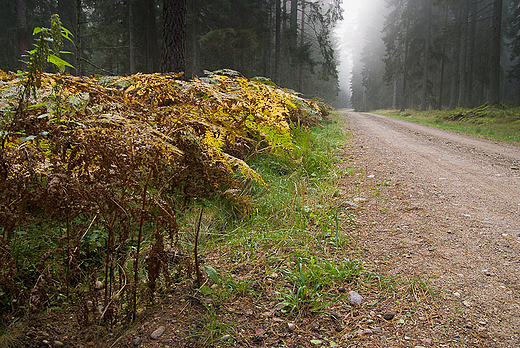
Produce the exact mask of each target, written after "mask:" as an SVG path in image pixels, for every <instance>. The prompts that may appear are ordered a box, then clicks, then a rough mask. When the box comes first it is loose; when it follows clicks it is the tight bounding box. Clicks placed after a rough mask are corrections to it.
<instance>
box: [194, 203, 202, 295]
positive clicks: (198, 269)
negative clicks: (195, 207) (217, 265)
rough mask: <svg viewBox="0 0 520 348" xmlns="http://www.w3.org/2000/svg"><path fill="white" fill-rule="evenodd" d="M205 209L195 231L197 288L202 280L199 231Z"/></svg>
mask: <svg viewBox="0 0 520 348" xmlns="http://www.w3.org/2000/svg"><path fill="white" fill-rule="evenodd" d="M203 211H204V208H201V209H200V215H199V222H198V223H197V230H196V231H195V247H194V248H193V254H194V256H195V272H197V273H196V274H197V288H200V281H201V278H202V276H201V274H200V267H199V253H198V246H199V232H200V223H201V222H202V212H203Z"/></svg>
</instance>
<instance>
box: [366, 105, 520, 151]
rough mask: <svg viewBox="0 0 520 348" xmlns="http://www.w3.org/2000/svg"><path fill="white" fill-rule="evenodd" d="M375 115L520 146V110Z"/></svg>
mask: <svg viewBox="0 0 520 348" xmlns="http://www.w3.org/2000/svg"><path fill="white" fill-rule="evenodd" d="M374 112H375V113H380V114H383V115H388V116H392V117H397V118H401V119H404V120H409V121H412V122H416V123H420V124H425V125H428V126H432V127H436V128H441V129H445V130H449V131H452V132H457V133H462V134H469V135H474V136H477V137H481V138H487V139H492V140H499V141H506V142H510V143H515V144H520V107H513V106H504V105H497V106H494V107H490V106H488V105H487V104H484V105H482V106H479V107H477V108H473V109H468V108H457V109H454V110H427V111H418V110H409V109H407V110H404V111H398V110H376V111H374Z"/></svg>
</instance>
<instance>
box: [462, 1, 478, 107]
mask: <svg viewBox="0 0 520 348" xmlns="http://www.w3.org/2000/svg"><path fill="white" fill-rule="evenodd" d="M470 12H471V13H470V23H469V33H468V39H469V45H468V63H467V68H468V69H467V71H468V79H467V86H466V98H465V99H466V103H467V106H469V107H475V98H474V96H473V90H474V88H473V76H474V74H473V68H474V62H475V58H474V56H475V42H476V36H477V35H476V33H477V1H476V0H473V1H471V5H470Z"/></svg>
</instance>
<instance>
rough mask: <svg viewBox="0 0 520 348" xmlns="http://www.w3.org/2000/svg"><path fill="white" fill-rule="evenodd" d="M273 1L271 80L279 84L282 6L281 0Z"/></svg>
mask: <svg viewBox="0 0 520 348" xmlns="http://www.w3.org/2000/svg"><path fill="white" fill-rule="evenodd" d="M274 1H275V10H274V11H275V14H274V15H275V43H274V75H273V80H274V81H275V82H279V81H278V79H279V78H280V53H281V49H282V47H281V46H282V30H281V26H282V14H281V11H282V6H281V3H280V1H281V0H274Z"/></svg>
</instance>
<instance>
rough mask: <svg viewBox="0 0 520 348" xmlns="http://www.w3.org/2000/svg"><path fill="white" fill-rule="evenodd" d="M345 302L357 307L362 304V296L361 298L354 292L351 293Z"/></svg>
mask: <svg viewBox="0 0 520 348" xmlns="http://www.w3.org/2000/svg"><path fill="white" fill-rule="evenodd" d="M347 301H348V303H350V304H351V305H352V306H359V305H360V304H361V303H362V302H363V296H361V295H360V294H358V293H357V292H355V291H351V292H349V293H348V295H347Z"/></svg>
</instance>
